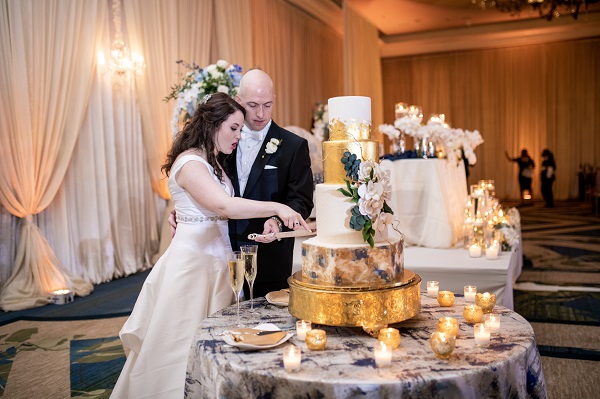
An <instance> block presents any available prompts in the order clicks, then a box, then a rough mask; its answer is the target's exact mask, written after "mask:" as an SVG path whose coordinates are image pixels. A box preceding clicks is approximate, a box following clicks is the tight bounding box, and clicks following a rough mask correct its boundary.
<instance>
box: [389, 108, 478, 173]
mask: <svg viewBox="0 0 600 399" xmlns="http://www.w3.org/2000/svg"><path fill="white" fill-rule="evenodd" d="M422 122H423V118H422V117H414V116H403V117H402V118H398V119H396V121H395V122H394V126H391V125H380V126H379V130H380V131H381V132H382V133H385V134H387V135H388V137H390V138H393V137H396V138H397V137H398V136H396V134H398V135H399V134H400V132H404V133H406V134H407V135H409V136H412V137H413V138H414V139H415V140H421V139H424V138H428V139H430V140H432V141H438V142H440V143H442V144H443V145H444V147H445V149H446V155H447V157H448V159H449V160H451V161H454V162H459V161H461V160H462V159H463V157H465V158H466V159H467V161H468V162H469V165H471V166H473V165H475V164H476V163H477V156H476V155H475V148H477V146H479V145H480V144H482V143H483V138H482V137H481V134H480V133H479V131H478V130H473V131H470V130H464V129H460V128H459V129H454V128H451V127H450V126H449V125H448V124H447V123H445V122H444V117H443V115H439V116H435V117H432V118H431V119H430V120H429V121H427V123H426V124H425V125H423V124H422ZM395 132H397V133H395Z"/></svg>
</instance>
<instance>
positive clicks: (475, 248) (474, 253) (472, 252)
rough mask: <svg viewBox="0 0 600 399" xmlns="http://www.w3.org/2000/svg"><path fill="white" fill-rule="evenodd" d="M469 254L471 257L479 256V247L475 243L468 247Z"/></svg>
mask: <svg viewBox="0 0 600 399" xmlns="http://www.w3.org/2000/svg"><path fill="white" fill-rule="evenodd" d="M469 256H470V257H471V258H479V257H481V247H480V246H479V245H477V244H473V245H471V246H470V247H469Z"/></svg>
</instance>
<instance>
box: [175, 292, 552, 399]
mask: <svg viewBox="0 0 600 399" xmlns="http://www.w3.org/2000/svg"><path fill="white" fill-rule="evenodd" d="M421 304H422V309H421V312H420V313H419V314H418V315H417V316H416V317H414V318H412V319H410V320H407V321H404V322H402V323H398V324H395V325H393V326H390V327H395V328H399V329H400V334H401V344H400V347H399V348H397V349H395V350H394V351H393V363H392V366H391V367H388V368H377V367H376V366H375V361H374V358H373V345H374V343H375V339H374V338H372V337H370V336H369V335H367V334H366V333H364V332H363V331H362V329H360V328H344V327H330V326H319V328H321V329H324V330H325V331H326V332H327V347H326V348H325V350H324V351H310V350H308V348H307V347H306V344H305V343H304V342H303V341H300V340H298V339H297V337H296V336H293V337H292V338H291V339H290V340H289V341H288V342H287V343H284V344H282V345H280V346H278V347H275V348H272V349H265V350H260V351H242V350H240V349H239V348H237V347H234V346H230V345H227V344H226V343H225V342H224V340H223V336H222V333H223V331H226V330H227V329H228V328H231V327H232V326H233V325H234V324H235V323H236V316H235V305H234V306H231V307H228V308H227V309H224V310H222V311H220V312H218V313H216V314H215V315H213V316H211V317H209V318H208V319H206V320H204V322H203V323H202V325H201V326H200V328H199V329H198V332H197V334H196V338H195V342H194V344H193V345H192V349H191V352H190V359H189V363H188V369H187V379H186V398H228V399H233V398H259V397H261V398H262V397H265V398H266V397H268V398H274V399H275V398H400V397H402V398H508V397H510V398H527V397H531V398H546V397H547V394H546V385H545V381H544V375H543V371H542V364H541V361H540V355H539V352H538V350H537V346H536V343H535V336H534V332H533V329H532V328H531V325H530V324H529V323H528V322H527V321H526V320H525V319H523V318H522V317H521V316H520V315H518V314H517V313H515V312H513V311H511V310H509V309H507V308H504V307H499V306H496V308H495V309H494V313H498V314H500V315H501V330H500V333H499V335H495V336H494V335H493V336H492V341H491V345H490V346H489V347H488V348H478V347H476V346H475V343H474V338H473V327H472V325H469V324H467V323H466V322H465V320H464V318H463V316H462V311H463V307H464V304H465V302H464V298H463V297H462V296H458V295H457V297H456V302H455V304H454V306H452V307H449V308H444V307H440V306H439V305H438V304H437V301H436V300H435V299H434V298H429V297H427V296H426V293H424V292H422V293H421ZM255 308H258V309H256V311H255V313H254V315H251V314H250V312H249V305H248V302H245V303H243V304H242V309H241V314H242V324H244V325H245V326H248V327H252V326H255V325H257V324H259V323H273V324H275V325H277V326H279V327H280V328H281V329H282V330H294V329H295V323H296V318H295V317H293V316H291V315H290V314H289V313H288V311H287V308H279V307H276V306H273V305H271V304H269V303H268V302H267V301H266V300H265V299H264V298H259V299H258V300H255ZM444 316H450V317H455V318H457V319H458V320H459V324H460V332H459V337H458V339H457V340H456V349H455V351H454V352H453V354H452V356H451V357H450V359H449V360H447V361H444V360H440V359H437V358H436V357H435V355H434V354H433V351H432V350H431V347H430V345H429V337H430V336H431V334H432V333H433V332H434V331H435V330H436V328H437V321H438V319H439V318H440V317H444ZM313 328H314V326H313ZM290 344H294V345H296V346H297V347H299V348H300V349H301V350H302V368H301V369H300V370H299V371H297V372H287V371H285V370H284V368H283V355H282V348H283V347H284V346H285V345H290Z"/></svg>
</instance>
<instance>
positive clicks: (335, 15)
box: [288, 0, 600, 58]
mask: <svg viewBox="0 0 600 399" xmlns="http://www.w3.org/2000/svg"><path fill="white" fill-rule="evenodd" d="M343 1H344V0H288V2H290V3H292V4H294V5H295V6H297V7H299V8H301V9H303V10H304V11H305V12H307V13H310V14H311V15H313V16H315V17H316V18H319V19H320V20H322V21H323V22H325V23H327V24H329V25H330V26H332V27H333V28H334V29H336V30H337V31H338V32H340V33H343V13H342V3H343ZM345 1H346V2H348V3H349V4H350V5H351V6H352V8H353V9H354V10H356V11H357V12H358V13H360V14H362V15H363V16H364V17H365V18H366V19H367V20H368V21H370V22H371V23H372V24H373V25H374V26H375V27H376V28H377V29H378V30H379V32H380V37H381V56H382V57H384V58H385V57H395V56H404V55H413V54H426V53H437V52H444V51H457V50H470V49H480V48H493V47H506V46H514V45H527V44H539V43H545V42H553V41H562V40H572V39H580V38H584V37H597V36H600V2H598V0H588V1H593V2H594V3H593V4H590V5H589V6H588V10H587V11H586V9H585V5H584V6H582V7H581V8H580V10H579V16H578V19H577V20H575V19H573V18H572V17H571V16H561V17H559V18H557V19H554V20H553V21H547V20H546V19H544V18H541V17H540V16H539V14H538V12H537V11H535V10H533V9H530V10H526V11H523V12H521V13H520V14H519V15H515V16H513V15H511V14H510V13H503V12H500V11H498V10H497V9H495V8H487V9H482V8H481V7H479V6H477V5H474V4H472V0H345ZM476 1H477V0H476ZM479 1H480V0H479Z"/></svg>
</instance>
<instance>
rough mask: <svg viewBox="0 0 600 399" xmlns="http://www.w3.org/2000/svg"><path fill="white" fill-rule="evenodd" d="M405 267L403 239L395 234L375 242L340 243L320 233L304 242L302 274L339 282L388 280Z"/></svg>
mask: <svg viewBox="0 0 600 399" xmlns="http://www.w3.org/2000/svg"><path fill="white" fill-rule="evenodd" d="M403 271H404V241H403V239H402V238H401V237H399V236H396V237H394V238H391V239H389V240H388V241H386V242H380V243H377V244H375V246H374V247H373V248H371V247H370V246H369V244H361V245H339V244H328V243H323V242H322V241H321V240H319V239H318V238H317V237H314V238H311V239H309V240H306V241H305V242H303V243H302V276H303V277H307V278H310V279H311V280H314V281H315V282H320V283H326V284H333V285H337V286H353V285H355V284H387V283H391V282H394V281H396V279H397V278H398V277H399V276H401V275H402V272H403Z"/></svg>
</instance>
